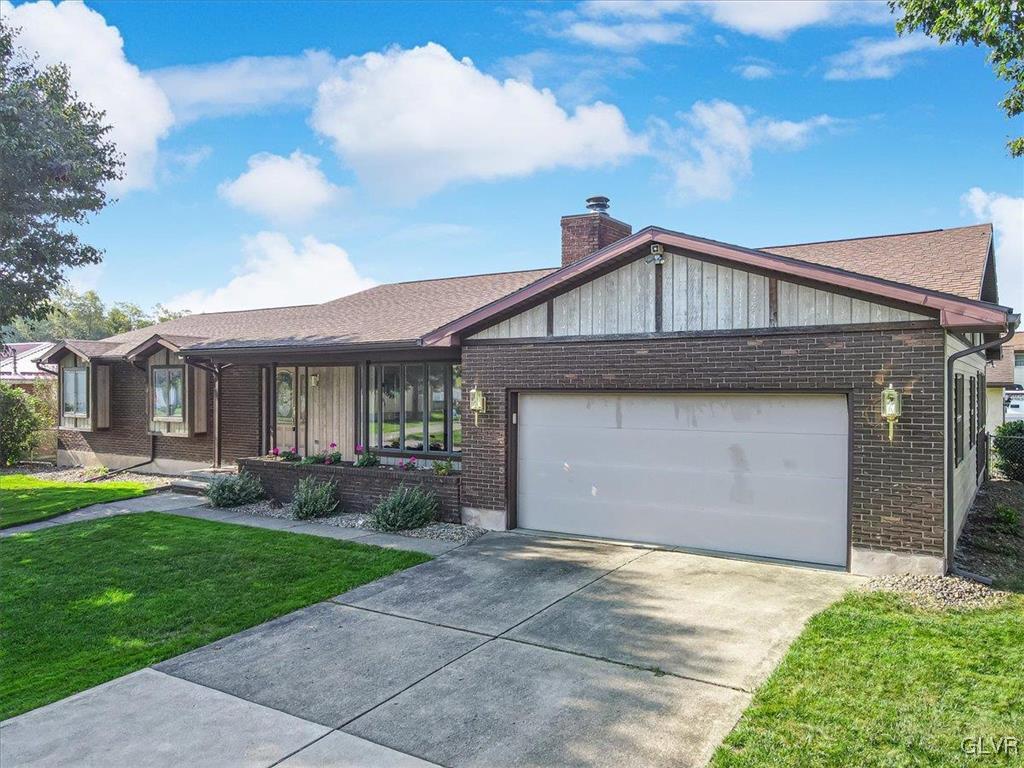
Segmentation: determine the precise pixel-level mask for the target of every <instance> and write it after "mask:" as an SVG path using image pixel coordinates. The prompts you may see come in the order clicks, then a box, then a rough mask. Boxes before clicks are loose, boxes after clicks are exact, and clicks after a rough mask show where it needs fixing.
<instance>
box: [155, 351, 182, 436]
mask: <svg viewBox="0 0 1024 768" xmlns="http://www.w3.org/2000/svg"><path fill="white" fill-rule="evenodd" d="M172 369H177V370H179V371H180V372H181V416H157V414H156V392H157V386H156V375H157V372H158V371H169V370H172ZM186 375H187V373H186V371H185V366H184V365H154V366H151V367H150V369H149V388H150V390H149V391H150V396H149V410H150V413H151V414H152V416H151V417H152V419H153V421H155V422H161V423H170V424H182V423H184V421H185V397H186V391H187V386H186V383H185V376H186Z"/></svg>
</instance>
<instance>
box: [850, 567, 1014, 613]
mask: <svg viewBox="0 0 1024 768" xmlns="http://www.w3.org/2000/svg"><path fill="white" fill-rule="evenodd" d="M867 589H874V590H878V591H880V592H896V593H898V594H900V595H902V596H903V597H904V598H905V599H906V600H907V602H909V603H910V604H911V605H913V606H914V607H916V608H925V609H927V610H945V609H947V608H956V609H960V610H971V609H974V608H993V607H995V606H997V605H999V604H1000V603H1002V602H1003V601H1004V600H1005V599H1006V598H1007V597H1009V595H1010V593H1009V592H1000V591H999V590H995V589H992V587H988V586H985V585H984V584H979V583H978V582H976V581H970V580H968V579H962V578H960V577H959V576H912V575H910V574H904V575H901V576H878V577H876V578H874V579H872V580H871V581H869V582H868V583H867Z"/></svg>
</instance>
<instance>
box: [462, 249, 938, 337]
mask: <svg viewBox="0 0 1024 768" xmlns="http://www.w3.org/2000/svg"><path fill="white" fill-rule="evenodd" d="M661 297H662V298H661V301H662V305H661V313H662V314H661V316H662V331H665V332H673V331H717V330H735V329H743V328H767V327H768V326H769V324H770V323H769V306H768V278H767V277H766V276H765V275H760V274H755V273H753V272H747V271H745V270H742V269H733V268H732V267H727V266H724V265H721V264H714V263H711V262H708V261H701V260H699V259H693V258H689V257H687V256H682V255H679V254H674V253H668V254H665V260H664V265H663V266H662V291H661ZM655 300H656V290H655V267H654V265H653V264H648V263H647V262H646V261H645V260H644V259H637V260H636V261H633V262H631V263H629V264H626V265H625V266H623V267H619V268H618V269H616V270H615V271H613V272H609V273H608V274H606V275H602V276H600V277H597V278H594V279H593V280H591V281H590V282H588V283H584V284H583V285H581V286H578V287H576V288H573V289H572V290H569V291H566V292H565V293H563V294H560V295H558V296H556V297H555V298H554V299H553V300H552V304H553V310H554V311H553V315H554V325H553V328H552V332H553V335H555V336H606V335H615V334H635V333H654V332H655V330H656V323H655V317H656V307H655ZM777 310H778V325H779V327H781V328H786V327H799V326H812V325H849V324H851V323H892V322H901V321H907V320H927V319H928V316H927V315H922V314H916V313H913V312H908V311H907V310H903V309H894V308H892V307H889V306H886V305H884V304H876V303H873V302H868V301H864V300H862V299H854V298H851V297H850V296H844V295H843V294H839V293H833V292H831V291H824V290H821V289H820V288H812V287H810V286H807V285H798V284H796V283H791V282H787V281H785V280H779V281H778V308H777ZM546 335H547V309H546V306H545V305H544V304H541V305H539V306H537V307H534V308H532V309H528V310H526V311H525V312H521V313H520V314H518V315H516V316H514V317H512V318H509V319H507V320H502V321H501V322H499V323H496V324H494V325H492V326H490V327H489V328H485V329H484V330H482V331H480V332H478V333H476V334H474V335H473V336H471V337H470V338H472V339H518V338H530V337H537V336H546Z"/></svg>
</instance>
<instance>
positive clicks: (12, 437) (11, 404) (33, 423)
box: [0, 383, 45, 467]
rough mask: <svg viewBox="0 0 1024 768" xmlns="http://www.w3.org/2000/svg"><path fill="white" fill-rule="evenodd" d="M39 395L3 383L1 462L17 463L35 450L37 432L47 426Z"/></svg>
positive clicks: (0, 389)
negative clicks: (33, 395) (44, 421)
mask: <svg viewBox="0 0 1024 768" xmlns="http://www.w3.org/2000/svg"><path fill="white" fill-rule="evenodd" d="M41 411H42V407H41V406H40V404H39V402H38V401H37V400H36V398H34V397H32V395H30V394H28V393H27V392H23V391H22V390H20V389H18V388H17V387H12V386H10V385H9V384H3V383H0V466H5V467H6V466H7V465H9V464H17V463H18V462H19V461H21V460H22V459H24V458H27V457H28V456H30V455H31V453H32V446H33V445H35V441H36V433H37V432H38V431H39V430H40V429H42V428H43V426H45V425H44V424H43V419H42V417H41V416H40V412H41Z"/></svg>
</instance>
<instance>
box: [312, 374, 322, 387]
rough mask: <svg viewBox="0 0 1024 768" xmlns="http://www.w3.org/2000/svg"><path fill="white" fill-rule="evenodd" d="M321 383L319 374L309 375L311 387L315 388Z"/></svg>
mask: <svg viewBox="0 0 1024 768" xmlns="http://www.w3.org/2000/svg"><path fill="white" fill-rule="evenodd" d="M319 383H320V374H319V373H311V374H309V386H311V387H315V386H316V385H317V384H319Z"/></svg>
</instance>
